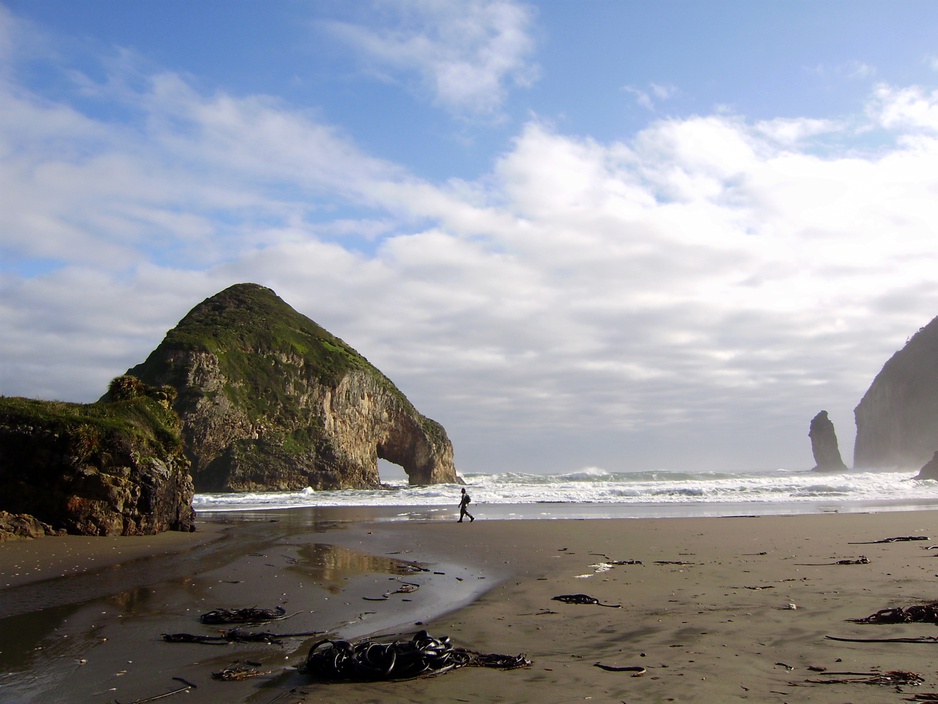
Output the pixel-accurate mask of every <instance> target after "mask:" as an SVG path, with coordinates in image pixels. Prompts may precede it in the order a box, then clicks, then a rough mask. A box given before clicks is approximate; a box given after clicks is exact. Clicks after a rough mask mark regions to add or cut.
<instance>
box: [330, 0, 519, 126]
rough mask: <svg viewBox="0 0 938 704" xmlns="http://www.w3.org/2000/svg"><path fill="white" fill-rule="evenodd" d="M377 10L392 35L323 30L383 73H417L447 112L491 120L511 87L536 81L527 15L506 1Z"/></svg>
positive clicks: (404, 4) (418, 3)
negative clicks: (386, 16)
mask: <svg viewBox="0 0 938 704" xmlns="http://www.w3.org/2000/svg"><path fill="white" fill-rule="evenodd" d="M381 6H382V9H384V10H388V11H391V13H392V16H393V17H395V18H396V19H397V21H396V22H394V23H393V24H394V26H393V27H391V28H389V27H387V26H382V27H374V26H364V25H355V24H350V23H346V22H334V23H332V24H331V25H329V27H330V28H331V31H332V32H333V33H334V35H335V36H338V37H339V38H341V39H343V40H344V41H346V42H348V43H349V44H351V45H353V46H354V47H356V48H357V49H358V50H359V51H361V52H362V53H363V54H364V55H365V57H367V58H369V59H371V60H373V61H376V62H377V64H378V66H379V67H380V68H381V69H383V70H390V71H392V72H395V73H396V72H403V73H405V74H409V73H415V74H416V75H417V76H418V77H419V79H420V81H421V83H422V85H423V87H424V89H425V90H428V91H429V92H430V94H431V95H432V96H433V97H434V100H435V101H436V102H437V103H438V104H440V105H442V106H443V107H445V108H447V109H449V110H452V111H453V112H456V113H458V114H464V115H493V114H497V113H498V111H499V110H500V108H501V106H502V103H503V102H504V100H505V98H506V95H507V92H508V90H509V87H510V86H511V85H514V86H520V87H524V86H528V85H530V84H531V83H532V82H533V81H534V80H535V79H536V77H537V74H538V69H537V67H536V65H535V64H533V63H532V62H531V60H530V55H531V53H532V52H533V49H534V45H535V41H534V39H533V37H532V35H531V25H532V21H533V10H532V9H531V8H530V7H527V6H525V5H522V4H519V3H516V2H512V1H511V0H460V1H459V2H443V1H432V0H431V1H428V0H403V1H401V0H396V1H395V2H391V3H382V4H381Z"/></svg>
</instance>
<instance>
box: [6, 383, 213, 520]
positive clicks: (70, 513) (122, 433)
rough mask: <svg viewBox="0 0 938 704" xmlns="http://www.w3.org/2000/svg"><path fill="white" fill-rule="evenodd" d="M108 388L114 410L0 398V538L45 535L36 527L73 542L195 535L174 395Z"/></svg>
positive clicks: (138, 387)
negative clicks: (0, 520)
mask: <svg viewBox="0 0 938 704" xmlns="http://www.w3.org/2000/svg"><path fill="white" fill-rule="evenodd" d="M122 384H123V387H124V388H123V389H117V387H118V386H121V385H122ZM112 388H115V400H114V401H109V402H104V401H99V402H98V403H93V404H76V403H63V402H58V401H36V400H32V399H23V398H0V510H2V511H6V512H8V513H7V514H6V522H5V524H4V525H5V526H6V527H7V531H6V532H11V533H15V534H18V535H26V534H27V533H29V532H30V531H33V532H34V533H36V534H38V531H39V530H40V528H41V529H42V530H43V532H48V531H46V530H45V528H44V527H42V525H41V524H47V525H48V526H49V527H50V529H51V531H52V532H58V531H63V530H64V531H66V532H68V533H73V534H79V535H148V534H153V533H159V532H162V531H166V530H181V531H190V530H193V529H194V521H195V514H194V512H193V510H192V495H193V487H192V479H191V477H190V476H189V461H188V460H187V459H186V456H185V454H184V453H183V451H182V442H181V439H180V434H179V433H180V428H179V419H178V417H177V416H176V414H175V413H174V412H173V411H172V409H171V408H170V407H169V405H170V404H169V398H170V396H171V390H159V389H146V388H145V387H144V386H143V385H142V384H140V383H139V382H137V381H136V380H124V381H118V380H115V383H114V384H113V385H112ZM30 517H32V519H35V520H30Z"/></svg>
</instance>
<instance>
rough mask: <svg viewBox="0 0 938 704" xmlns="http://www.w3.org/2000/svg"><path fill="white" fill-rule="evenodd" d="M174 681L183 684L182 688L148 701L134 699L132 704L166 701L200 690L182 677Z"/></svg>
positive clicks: (148, 698)
mask: <svg viewBox="0 0 938 704" xmlns="http://www.w3.org/2000/svg"><path fill="white" fill-rule="evenodd" d="M173 679H174V680H176V681H177V682H182V687H177V688H176V689H174V690H171V691H169V692H164V693H163V694H157V695H156V696H153V697H147V698H146V699H134V700H133V701H132V702H131V704H147V702H155V701H157V700H158V699H165V698H166V697H171V696H173V695H174V694H180V693H182V692H188V691H189V690H190V689H198V687H196V686H195V685H194V684H192V683H191V682H189V681H188V680H184V679H183V678H182V677H173ZM114 704H120V702H118V701H117V700H116V699H115V700H114Z"/></svg>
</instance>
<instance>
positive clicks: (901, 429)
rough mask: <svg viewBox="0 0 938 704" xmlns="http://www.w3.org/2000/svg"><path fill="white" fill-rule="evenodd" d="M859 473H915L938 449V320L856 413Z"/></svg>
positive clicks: (889, 367)
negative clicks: (900, 471)
mask: <svg viewBox="0 0 938 704" xmlns="http://www.w3.org/2000/svg"><path fill="white" fill-rule="evenodd" d="M854 415H855V416H856V422H857V440H856V444H855V446H854V461H853V464H854V467H855V468H857V469H889V468H895V469H917V468H919V467H921V466H922V465H923V464H925V463H926V462H927V461H928V460H929V459H930V458H931V457H932V456H933V454H934V453H935V451H936V450H938V318H935V319H934V320H932V321H931V322H930V323H929V324H928V325H926V326H925V327H924V328H922V329H921V330H919V331H918V332H917V333H916V334H915V335H913V336H912V338H911V339H910V340H909V341H908V342H907V343H906V345H905V347H903V348H902V349H901V350H899V351H898V352H896V353H895V354H894V355H893V356H892V357H891V358H890V359H889V361H888V362H886V364H885V365H884V366H883V368H882V370H881V371H880V372H879V374H877V375H876V378H875V379H874V380H873V383H872V385H871V386H870V388H869V390H868V391H867V392H866V395H864V396H863V399H862V400H861V401H860V404H859V405H858V406H857V407H856V409H855V410H854Z"/></svg>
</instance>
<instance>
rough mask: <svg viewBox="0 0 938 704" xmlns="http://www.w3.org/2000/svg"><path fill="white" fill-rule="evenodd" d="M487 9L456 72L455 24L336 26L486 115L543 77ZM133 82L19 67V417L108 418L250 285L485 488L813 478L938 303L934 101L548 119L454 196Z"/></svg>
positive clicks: (451, 186) (227, 108)
mask: <svg viewBox="0 0 938 704" xmlns="http://www.w3.org/2000/svg"><path fill="white" fill-rule="evenodd" d="M432 7H433V11H434V12H436V13H440V14H446V13H447V10H446V9H445V8H446V5H436V4H434V5H433V6H432ZM472 7H473V8H474V10H476V11H477V12H478V13H483V14H484V17H483V18H482V19H481V20H479V19H478V17H476V18H475V21H476V22H477V25H478V27H480V29H479V34H472V33H470V35H469V36H468V38H465V39H464V40H462V41H463V43H461V44H459V43H457V45H456V46H455V47H451V48H447V47H448V46H449V45H450V44H451V43H452V42H451V41H450V34H449V32H455V31H456V29H454V28H453V27H454V25H452V24H451V23H452V22H456V23H458V22H459V21H461V20H458V19H457V18H454V17H450V16H448V15H447V16H446V17H445V18H444V20H445V21H441V22H439V23H438V25H437V26H438V30H437V32H436V33H435V34H431V35H429V37H427V35H426V34H425V33H419V32H417V33H415V34H413V35H411V34H408V33H407V32H404V31H403V30H401V31H399V32H395V33H390V32H385V33H380V34H374V33H369V32H366V31H365V30H360V29H356V28H353V27H344V28H342V29H341V31H343V32H345V33H346V35H347V38H348V40H349V41H354V42H357V43H358V44H359V45H360V46H361V47H362V48H363V49H364V50H365V51H366V53H367V54H368V55H369V56H373V57H380V58H382V60H383V61H385V62H386V63H387V65H388V66H391V67H392V68H394V69H395V70H401V71H413V72H416V73H417V74H419V75H420V76H421V78H422V80H425V81H428V84H432V85H433V90H434V95H435V96H436V100H438V101H440V102H441V103H443V104H445V105H446V106H448V107H456V108H458V107H460V106H465V105H467V104H469V103H475V104H477V105H478V106H479V107H480V108H481V109H482V110H483V111H484V112H491V111H495V110H497V109H498V107H499V105H500V101H501V100H502V99H503V94H504V90H505V88H504V85H505V82H506V81H508V80H515V81H518V82H522V81H521V76H522V75H527V73H526V68H525V67H526V66H527V64H526V59H525V57H526V55H527V52H528V51H529V48H528V45H527V43H526V42H527V41H529V40H528V39H527V38H526V37H527V35H525V34H524V25H525V22H528V21H529V19H528V18H526V17H524V16H521V15H519V14H518V13H517V12H516V11H517V8H516V7H515V6H513V5H509V4H504V3H494V4H486V5H483V4H481V3H475V4H472ZM14 23H15V20H13V19H12V18H11V17H10V16H9V14H7V15H5V16H4V15H0V36H3V35H4V33H6V34H7V35H9V34H10V33H11V25H12V24H14ZM513 28H514V29H513ZM12 31H15V28H14V30H12ZM337 31H338V30H337ZM516 34H517V36H516ZM418 39H420V40H419V41H418ZM483 46H486V47H489V49H490V53H487V54H486V55H485V60H483V61H480V62H479V64H478V66H477V67H476V68H477V69H478V71H479V73H478V75H477V74H475V73H472V72H470V74H469V76H468V78H466V79H465V80H464V79H463V78H454V76H458V74H459V73H460V71H461V66H462V65H463V64H462V63H461V62H465V56H467V55H468V56H470V57H472V56H476V55H478V53H479V52H481V51H482V50H481V49H480V47H483ZM450 51H452V54H451V53H450ZM483 53H485V52H483ZM460 57H463V58H460ZM126 58H127V61H126V63H125V64H123V65H120V66H112V67H111V71H112V72H111V73H110V74H109V75H108V76H107V77H106V78H105V79H103V80H97V81H96V80H93V79H92V78H91V77H90V76H88V75H80V74H77V73H75V72H74V71H71V72H70V73H69V76H70V80H72V82H73V87H72V91H71V92H65V93H63V94H60V95H57V96H49V95H40V94H37V93H36V92H33V91H31V90H30V88H29V87H27V85H26V84H25V83H23V82H21V81H19V80H18V78H17V75H18V64H17V61H18V59H19V57H18V56H17V55H16V54H15V52H13V51H8V52H7V54H6V55H3V54H0V61H3V62H4V63H5V66H4V67H3V69H2V70H0V76H2V77H3V80H2V83H0V237H2V240H0V252H2V261H3V264H2V266H0V287H2V294H3V295H2V297H0V325H2V328H3V330H4V331H5V333H4V335H3V336H2V338H0V393H3V394H4V395H26V396H32V397H43V398H61V399H66V400H76V401H90V400H93V399H95V398H97V397H98V396H99V395H100V394H101V393H103V391H104V389H105V388H106V385H107V382H108V381H109V380H110V379H111V378H112V377H113V376H116V375H118V374H120V373H122V372H123V371H124V370H125V369H127V368H128V367H130V366H132V365H133V364H135V363H137V362H139V361H142V359H143V358H144V357H145V355H146V354H147V353H148V352H149V351H150V350H151V349H152V348H153V347H155V346H156V345H157V344H158V342H159V341H160V339H161V338H162V335H163V334H164V332H165V331H166V330H167V329H169V328H170V327H172V326H173V325H174V324H175V323H176V322H177V321H178V320H179V319H180V318H181V317H182V316H183V315H184V314H185V312H186V311H187V310H188V309H190V308H191V307H192V306H194V305H195V304H196V303H198V302H199V301H200V300H202V299H203V298H205V297H206V296H209V295H212V294H214V293H215V292H217V291H219V290H221V289H222V288H224V287H226V286H228V285H230V284H233V283H236V282H241V281H253V282H257V283H261V284H264V285H268V286H270V287H271V288H273V289H274V290H275V291H276V292H277V293H278V294H279V295H280V296H281V297H283V298H284V299H285V300H286V301H287V302H288V303H290V304H291V305H292V306H293V307H294V308H296V309H298V310H299V311H301V312H302V313H304V314H306V315H308V316H310V317H311V318H313V319H314V320H316V321H317V322H319V323H320V324H322V325H323V326H325V327H326V328H327V329H329V330H331V331H332V332H334V333H335V334H337V335H339V336H340V337H342V338H343V339H345V340H346V341H348V342H349V343H350V344H352V345H353V346H354V347H355V348H357V349H358V350H359V351H361V352H362V353H363V354H365V355H366V356H367V357H368V358H369V359H370V360H371V361H372V362H373V363H375V364H376V365H377V366H378V367H379V368H381V369H382V370H383V371H384V372H385V373H387V374H388V375H389V376H390V377H391V378H392V379H394V380H395V382H397V383H398V384H399V386H400V387H401V388H402V390H403V391H404V392H405V393H407V394H408V395H409V396H410V397H411V398H412V400H414V402H415V403H416V405H417V406H418V408H420V409H421V410H422V411H423V412H425V413H427V414H428V415H431V416H432V417H434V418H436V419H437V420H440V421H441V422H442V423H443V424H444V425H445V426H446V427H447V429H448V430H449V432H450V434H451V436H452V437H453V440H454V443H455V447H456V451H457V465H458V466H459V468H460V469H461V470H463V471H511V470H515V469H519V470H525V471H539V470H542V471H564V470H568V469H573V468H576V467H579V466H584V465H595V466H603V467H605V468H607V469H610V470H627V469H648V468H669V469H681V468H692V467H696V468H712V469H720V468H726V469H741V468H770V467H775V466H791V467H796V468H797V467H803V468H808V467H810V466H811V464H812V462H811V458H810V445H809V442H808V440H807V429H808V423H809V421H810V419H811V417H813V415H814V414H815V413H817V411H819V410H821V409H822V408H824V409H826V410H828V411H830V413H831V417H832V419H833V420H834V422H835V424H836V425H837V429H838V431H839V433H840V436H841V445H842V448H844V447H846V450H845V455H846V456H847V457H849V449H850V444H851V443H850V440H851V438H852V433H853V428H852V415H851V411H852V408H853V406H854V405H855V404H856V403H857V402H858V401H859V399H860V397H861V395H862V393H863V392H864V391H865V389H866V388H867V387H868V386H869V383H870V382H871V381H872V378H873V376H874V375H875V374H876V373H877V372H878V371H879V369H880V368H881V366H882V364H883V363H884V361H885V360H886V359H887V358H888V356H889V355H890V354H891V353H892V352H894V351H895V350H896V349H898V347H900V346H901V345H902V343H903V342H904V340H905V339H906V338H907V337H908V336H910V335H911V334H912V333H914V332H915V330H917V329H918V328H919V327H921V326H922V325H924V324H926V323H927V322H928V321H929V320H931V318H932V317H934V315H935V313H936V311H938V294H936V290H935V286H934V278H935V277H934V272H935V271H936V270H938V249H936V247H935V239H934V234H933V223H935V222H938V198H936V194H938V169H935V168H934V165H935V164H936V163H938V162H936V157H938V93H936V92H929V91H927V90H925V89H923V88H921V87H918V86H891V85H886V84H881V85H879V86H877V87H876V88H875V90H874V91H873V92H872V93H871V94H870V95H869V96H868V100H867V102H866V106H865V111H864V112H863V113H862V114H858V115H856V116H854V117H853V118H851V119H844V120H838V121H832V120H822V119H817V118H813V117H811V116H805V117H802V118H791V117H786V118H778V119H775V120H768V121H766V120H760V121H752V120H748V119H747V118H746V116H744V115H731V114H723V113H714V114H709V115H693V116H687V117H682V118H663V119H658V120H655V121H653V122H650V123H648V125H647V126H646V127H645V128H644V129H642V130H641V131H639V132H637V133H635V134H631V135H626V136H623V137H622V139H620V140H615V141H598V140H595V139H592V138H590V137H588V136H583V135H576V134H567V133H564V131H563V130H562V129H561V128H560V127H558V126H557V125H555V124H553V123H552V122H551V121H550V120H547V119H543V118H540V117H538V116H532V117H531V118H530V119H529V120H528V121H527V122H526V123H525V124H524V125H523V126H522V127H521V129H520V130H519V131H518V132H517V133H516V134H515V136H514V138H513V140H512V141H511V142H510V144H508V145H507V146H506V148H505V149H503V150H502V152H501V153H500V154H499V155H498V156H497V158H495V159H494V160H493V161H492V163H491V165H490V168H489V170H488V171H487V173H484V174H482V175H480V177H479V178H477V179H473V180H457V179H452V180H444V181H439V182H434V181H428V180H426V179H423V178H421V177H419V176H417V175H415V174H413V173H411V172H410V171H409V170H408V169H407V168H406V167H405V166H403V165H402V164H397V163H392V162H389V161H386V160H383V159H381V158H377V157H375V156H372V155H370V154H368V153H366V152H365V151H364V150H363V149H362V148H360V147H359V146H358V145H357V144H356V143H355V141H354V140H353V139H352V138H350V137H349V136H348V135H345V134H344V133H343V132H342V130H340V129H339V128H338V127H337V126H335V125H330V124H327V123H325V122H323V121H321V120H319V119H317V118H316V117H315V116H312V115H310V114H309V113H308V112H307V111H304V110H301V109H297V108H295V107H292V106H290V105H287V104H284V103H282V102H281V101H278V100H277V99H274V98H271V97H269V96H263V95H236V94H233V93H230V92H225V91H221V90H218V91H211V92H208V91H205V90H201V89H200V88H198V87H197V86H196V85H195V84H194V83H193V82H192V81H191V80H190V79H189V78H187V77H186V76H182V75H179V74H175V73H171V72H152V73H146V72H141V71H140V69H139V68H138V67H137V65H136V64H135V62H133V60H132V57H126ZM430 66H433V67H435V68H433V69H432V70H431V69H430V68H428V67H430ZM457 84H458V85H460V86H462V87H461V88H459V87H457ZM669 90H671V89H669ZM79 94H80V97H79ZM659 97H664V96H659ZM103 108H107V109H103ZM112 112H119V113H120V114H121V115H122V116H123V118H122V119H121V120H119V121H118V120H114V119H109V118H108V115H109V114H111V113H112Z"/></svg>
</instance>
